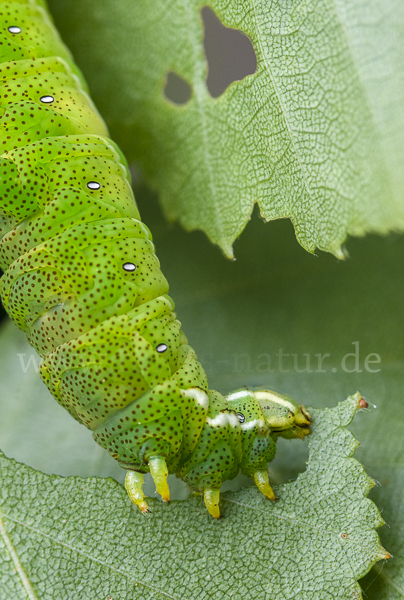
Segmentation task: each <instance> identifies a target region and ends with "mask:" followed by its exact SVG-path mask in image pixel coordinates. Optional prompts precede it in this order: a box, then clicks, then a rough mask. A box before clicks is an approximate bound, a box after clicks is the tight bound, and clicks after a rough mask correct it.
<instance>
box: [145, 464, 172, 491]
mask: <svg viewBox="0 0 404 600" xmlns="http://www.w3.org/2000/svg"><path fill="white" fill-rule="evenodd" d="M149 467H150V473H151V476H152V477H153V481H154V483H155V485H156V490H157V491H158V493H159V494H160V496H161V497H162V498H163V500H164V502H168V501H169V500H170V489H169V487H168V483H167V477H168V469H167V463H166V461H165V459H164V458H163V457H162V456H152V457H151V458H149Z"/></svg>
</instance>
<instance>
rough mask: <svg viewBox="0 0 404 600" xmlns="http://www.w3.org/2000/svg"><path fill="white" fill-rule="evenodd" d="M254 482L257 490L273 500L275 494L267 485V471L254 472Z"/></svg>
mask: <svg viewBox="0 0 404 600" xmlns="http://www.w3.org/2000/svg"><path fill="white" fill-rule="evenodd" d="M254 481H255V484H256V486H257V488H258V489H259V490H260V492H262V493H263V494H264V496H266V497H267V498H269V499H270V500H275V499H276V498H275V494H274V492H273V489H272V488H271V486H270V484H269V477H268V471H267V470H266V469H265V470H264V471H255V473H254Z"/></svg>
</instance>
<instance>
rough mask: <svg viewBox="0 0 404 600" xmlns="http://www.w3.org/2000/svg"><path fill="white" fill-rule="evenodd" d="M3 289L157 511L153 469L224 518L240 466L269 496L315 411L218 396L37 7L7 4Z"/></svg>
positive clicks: (247, 394) (48, 373) (1, 88)
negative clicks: (280, 457)
mask: <svg viewBox="0 0 404 600" xmlns="http://www.w3.org/2000/svg"><path fill="white" fill-rule="evenodd" d="M0 42H1V43H0V172H1V179H0V238H1V241H0V266H1V268H2V269H3V270H4V276H3V277H2V279H1V282H0V290H1V298H2V301H3V304H4V306H5V308H6V310H7V311H8V313H9V315H10V316H11V318H12V319H13V320H14V322H15V323H16V324H17V325H18V326H19V327H20V328H21V329H22V330H23V331H24V332H25V333H26V335H27V338H28V340H29V342H30V343H31V344H32V345H33V347H34V348H35V349H36V350H37V352H38V353H39V355H40V356H41V357H42V358H43V361H42V363H41V367H40V375H41V377H42V379H43V381H44V382H45V384H46V385H47V386H48V388H49V390H50V391H51V393H52V394H53V396H54V397H55V398H56V400H57V401H58V402H59V403H60V404H61V405H62V406H63V407H64V408H66V409H67V410H68V411H69V413H70V414H71V415H72V416H73V417H74V418H75V419H77V420H78V421H79V422H80V423H83V424H84V425H86V427H88V428H89V429H90V430H92V432H93V436H94V439H95V440H96V441H97V442H98V443H99V444H100V445H101V446H102V447H104V448H106V449H107V450H108V452H109V453H110V454H111V455H112V456H113V457H114V458H115V459H116V460H117V461H118V462H119V464H120V465H121V466H122V467H123V468H124V469H126V470H127V475H126V480H125V487H126V489H127V491H128V494H129V497H130V499H131V500H132V502H133V503H134V504H136V505H137V506H138V507H139V509H140V510H141V511H142V512H143V513H146V512H148V510H149V509H148V506H147V502H146V500H145V497H144V494H143V491H142V485H143V474H144V473H147V472H150V473H151V475H152V477H153V480H154V482H155V484H156V489H157V491H158V492H159V494H160V495H161V497H162V499H163V500H165V501H168V500H169V498H170V493H169V489H168V484H167V476H168V474H169V473H175V474H177V476H179V477H181V478H182V479H183V480H184V481H186V482H187V483H188V484H189V485H190V486H191V487H192V488H193V489H195V490H198V491H200V492H201V493H202V494H203V496H204V501H205V505H206V507H207V509H208V511H209V512H210V514H211V515H212V516H213V517H216V518H217V517H219V516H220V510H219V496H220V487H221V484H222V482H223V481H224V480H226V479H231V478H232V477H234V476H235V475H237V473H238V472H239V471H242V472H243V473H245V474H247V475H249V476H251V477H253V478H254V480H255V482H256V484H257V486H258V488H259V489H260V490H261V492H262V493H263V494H264V495H265V496H267V497H268V498H270V499H271V500H274V499H275V497H274V494H273V491H272V489H271V487H270V484H269V480H268V473H267V463H268V462H270V461H271V460H272V459H273V457H274V454H275V448H276V439H277V437H278V436H284V437H289V438H292V437H300V438H303V437H305V436H306V435H308V434H309V432H310V430H309V426H310V421H311V419H310V415H309V414H308V413H307V411H305V409H304V408H302V407H299V406H298V405H297V404H296V403H295V402H294V401H293V400H291V399H289V398H287V397H285V396H281V395H279V394H276V393H273V392H269V391H266V390H261V391H253V390H239V391H237V392H234V393H232V394H230V395H228V396H227V397H226V398H225V397H223V396H222V395H221V394H219V393H218V392H215V391H212V390H209V387H208V383H207V380H206V375H205V372H204V370H203V368H202V366H201V365H200V363H199V362H198V360H197V358H196V355H195V352H194V351H193V349H192V348H191V347H190V346H189V345H188V342H187V339H186V337H185V335H184V334H183V332H182V331H181V324H180V322H179V321H178V320H177V319H176V315H175V313H174V303H173V301H172V300H171V299H170V297H169V296H168V295H167V293H168V283H167V281H166V279H165V277H164V276H163V274H162V272H161V270H160V265H159V261H158V259H157V257H156V255H155V249H154V245H153V242H152V236H151V234H150V232H149V230H148V228H147V227H146V226H145V225H144V224H143V223H142V222H141V220H140V215H139V212H138V209H137V206H136V202H135V199H134V197H133V192H132V189H131V186H130V176H129V171H128V168H127V165H126V161H125V159H124V157H123V156H122V153H121V152H120V150H119V149H118V148H117V146H116V145H115V144H114V143H113V142H112V140H110V139H109V138H108V131H107V128H106V126H105V124H104V122H103V120H102V118H101V117H100V115H99V114H98V113H97V111H96V109H95V107H94V105H93V103H92V101H91V99H90V97H89V96H88V93H87V87H86V84H85V82H84V79H83V77H82V75H81V73H80V71H79V70H78V68H77V67H76V66H75V65H74V63H73V61H72V58H71V56H70V53H69V51H68V50H67V49H66V48H65V46H64V45H63V44H62V42H61V40H60V38H59V36H58V34H57V32H56V30H55V28H54V27H53V25H52V22H51V20H50V18H49V15H48V13H47V12H46V8H45V4H44V2H42V1H39V0H38V2H34V1H32V0H31V1H29V0H20V1H16V2H12V3H10V2H2V1H0Z"/></svg>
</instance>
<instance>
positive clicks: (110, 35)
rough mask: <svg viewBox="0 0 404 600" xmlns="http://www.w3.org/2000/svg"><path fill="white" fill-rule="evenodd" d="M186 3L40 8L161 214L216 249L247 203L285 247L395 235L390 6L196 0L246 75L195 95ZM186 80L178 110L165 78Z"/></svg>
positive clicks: (397, 82) (374, 1) (101, 0)
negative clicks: (279, 226)
mask: <svg viewBox="0 0 404 600" xmlns="http://www.w3.org/2000/svg"><path fill="white" fill-rule="evenodd" d="M205 4H206V2H204V1H201V0H186V1H185V2H184V1H183V0H181V1H180V0H172V1H170V2H167V1H166V0H155V1H154V2H153V4H152V5H151V4H150V2H149V1H148V0H137V1H136V2H133V1H132V0H116V1H115V2H110V1H109V0H82V1H81V2H78V3H73V5H72V3H71V2H66V1H65V0H51V2H50V7H51V9H52V12H53V14H54V16H55V19H56V24H57V26H58V28H59V29H60V31H61V33H62V35H63V36H64V39H65V41H66V42H67V44H68V45H69V47H70V48H71V50H72V51H73V53H74V56H75V58H76V60H77V62H78V64H79V66H80V67H81V68H82V69H83V71H84V74H85V76H86V78H87V80H88V82H89V84H90V89H91V91H92V95H93V97H94V100H95V101H96V104H97V105H98V107H99V109H100V110H101V113H102V114H103V116H104V118H106V120H107V123H108V124H109V126H110V128H111V132H112V135H113V137H114V139H115V140H116V141H117V142H118V143H119V144H120V145H121V146H122V148H123V150H124V151H125V153H126V155H127V157H128V158H129V159H130V160H132V159H135V160H136V161H138V163H139V165H140V166H141V168H142V170H143V172H144V174H145V175H146V178H147V180H148V182H149V183H151V184H152V186H154V188H155V189H156V190H157V191H158V192H159V194H160V200H161V202H162V204H163V206H164V209H165V211H166V214H167V215H168V217H169V218H170V219H179V220H180V221H181V223H182V224H183V226H184V227H186V228H187V229H195V228H200V229H203V230H204V231H205V232H206V233H207V234H208V236H209V237H210V238H211V240H213V241H214V242H215V243H217V244H219V245H220V246H221V247H222V249H223V250H224V252H225V253H226V254H228V255H229V256H231V255H232V244H233V242H234V240H235V239H236V238H237V236H238V235H239V234H240V233H241V231H242V230H243V229H244V227H245V225H246V223H247V222H248V220H249V218H250V215H251V212H252V209H253V206H254V203H256V202H258V204H259V206H260V210H261V214H262V216H263V217H264V218H265V219H277V218H280V217H290V219H291V220H292V222H293V223H294V226H295V229H296V234H297V237H298V240H299V242H300V243H301V244H302V245H303V246H304V247H305V248H306V249H308V250H309V251H314V250H315V248H316V247H318V248H320V249H322V250H327V251H330V252H333V253H335V254H336V255H338V256H340V255H341V250H340V245H341V243H342V242H343V241H344V240H345V237H346V234H347V233H350V234H352V235H363V234H364V233H365V232H368V231H377V232H386V231H387V230H391V229H401V230H402V229H403V226H404V208H403V206H404V203H403V191H402V190H403V189H404V170H403V169H402V164H403V158H404V156H403V153H404V151H403V148H404V115H403V111H402V106H403V101H404V78H403V70H402V65H403V62H404V43H403V35H402V29H403V23H404V5H403V3H402V2H401V1H400V0H393V1H391V2H382V1H381V0H337V1H331V0H300V1H299V2H294V1H293V2H292V1H289V2H279V1H277V0H246V1H244V2H228V1H227V0H212V1H211V2H209V5H210V6H211V7H212V8H213V9H214V10H215V11H216V13H217V14H218V15H219V16H220V18H221V19H222V21H223V23H224V24H225V25H226V26H228V27H232V28H236V29H239V30H241V31H242V32H244V33H245V34H246V35H247V36H248V37H249V38H250V40H251V42H252V44H253V47H254V50H255V54H256V59H257V69H256V73H255V74H254V75H250V76H248V77H246V78H244V79H243V80H242V81H239V82H235V83H233V84H232V85H231V86H230V87H229V88H228V89H227V90H226V91H225V92H224V93H223V95H221V96H220V97H218V98H212V97H211V95H210V94H209V92H208V89H207V86H206V79H207V64H206V60H205V55H204V49H203V37H204V28H203V23H202V18H201V13H200V10H201V8H202V7H203V6H204V5H205ZM170 72H174V73H176V74H177V75H179V76H181V77H182V78H183V79H184V80H185V81H187V82H188V84H189V85H190V86H191V91H192V95H191V98H190V100H189V101H188V102H187V103H186V104H184V105H181V106H178V105H175V104H173V103H172V102H170V101H169V100H167V98H166V97H165V96H164V86H165V82H166V78H167V75H168V73H170Z"/></svg>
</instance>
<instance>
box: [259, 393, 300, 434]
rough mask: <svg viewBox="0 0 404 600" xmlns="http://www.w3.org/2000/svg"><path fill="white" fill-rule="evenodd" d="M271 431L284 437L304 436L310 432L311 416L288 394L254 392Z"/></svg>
mask: <svg viewBox="0 0 404 600" xmlns="http://www.w3.org/2000/svg"><path fill="white" fill-rule="evenodd" d="M254 397H255V399H256V400H257V401H258V403H259V405H260V407H261V411H262V414H263V415H264V417H265V421H266V422H267V424H268V426H269V428H270V429H271V431H273V432H274V433H275V434H277V435H279V436H281V437H284V438H288V439H291V438H302V439H303V438H304V437H305V436H306V435H309V433H310V425H311V416H310V413H309V412H308V411H307V410H306V409H305V408H304V407H303V406H299V405H298V404H297V403H296V402H295V401H294V400H292V399H291V398H289V397H288V396H282V395H281V394H277V393H276V392H271V391H269V390H259V391H256V392H254Z"/></svg>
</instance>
